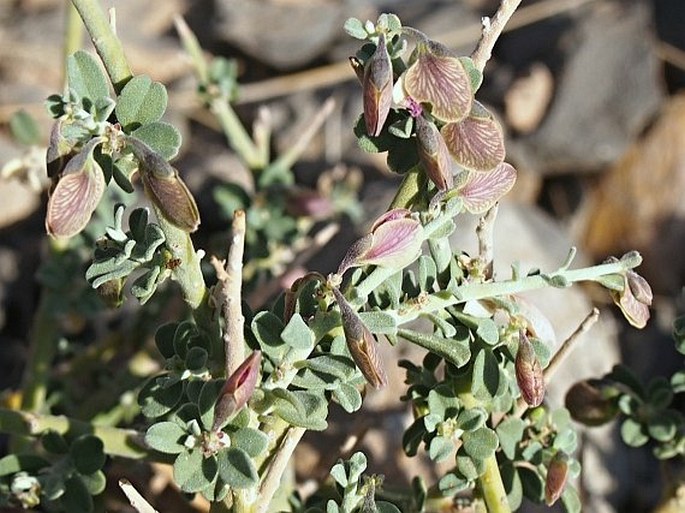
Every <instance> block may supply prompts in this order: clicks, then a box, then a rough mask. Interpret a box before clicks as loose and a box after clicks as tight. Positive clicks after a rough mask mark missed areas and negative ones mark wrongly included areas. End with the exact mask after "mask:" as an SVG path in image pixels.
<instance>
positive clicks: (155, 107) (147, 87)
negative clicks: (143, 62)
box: [115, 75, 167, 132]
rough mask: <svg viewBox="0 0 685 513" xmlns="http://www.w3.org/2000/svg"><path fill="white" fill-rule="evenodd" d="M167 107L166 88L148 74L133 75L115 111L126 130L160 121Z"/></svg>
mask: <svg viewBox="0 0 685 513" xmlns="http://www.w3.org/2000/svg"><path fill="white" fill-rule="evenodd" d="M166 107H167V92H166V88H165V87H164V86H163V85H162V84H160V83H159V82H153V81H152V79H150V77H148V76H146V75H137V76H135V77H133V78H132V79H131V80H129V81H128V83H127V84H126V85H125V86H124V88H123V89H122V91H121V93H120V94H119V98H117V106H116V109H115V113H116V116H117V120H118V121H119V123H121V126H122V127H123V128H124V131H125V132H130V131H131V130H134V129H136V128H139V127H140V126H142V125H147V124H149V123H152V122H154V121H158V120H159V119H160V118H161V117H162V115H163V114H164V111H165V110H166Z"/></svg>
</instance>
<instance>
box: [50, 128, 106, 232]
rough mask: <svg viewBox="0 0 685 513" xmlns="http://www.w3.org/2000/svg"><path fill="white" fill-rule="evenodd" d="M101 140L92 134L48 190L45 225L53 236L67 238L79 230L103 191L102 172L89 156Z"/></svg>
mask: <svg viewBox="0 0 685 513" xmlns="http://www.w3.org/2000/svg"><path fill="white" fill-rule="evenodd" d="M101 142H102V139H101V138H99V137H96V138H94V139H91V140H90V141H89V142H88V143H87V144H86V145H85V146H84V148H83V149H82V150H81V151H80V152H79V153H78V154H77V155H76V156H74V157H72V158H71V160H69V162H68V163H67V164H66V166H65V167H64V171H63V172H62V175H61V176H60V178H59V179H58V181H57V184H56V185H55V187H54V188H53V190H52V192H51V193H50V199H49V200H48V208H47V214H46V216H45V229H46V230H47V232H48V234H49V235H51V236H52V237H56V238H69V237H73V236H74V235H76V234H78V233H79V232H80V231H81V230H83V229H84V228H85V227H86V225H87V224H88V221H90V217H91V216H92V215H93V212H94V211H95V208H96V207H97V206H98V203H100V199H101V198H102V194H103V193H104V192H105V185H106V184H105V176H104V174H103V172H102V168H101V167H100V165H99V164H98V163H97V161H96V160H95V158H94V157H93V150H95V147H96V146H97V145H98V144H100V143H101Z"/></svg>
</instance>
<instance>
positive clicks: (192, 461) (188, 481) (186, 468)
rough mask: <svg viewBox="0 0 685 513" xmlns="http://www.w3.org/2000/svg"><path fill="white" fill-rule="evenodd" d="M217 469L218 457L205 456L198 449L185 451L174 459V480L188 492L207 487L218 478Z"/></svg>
mask: <svg viewBox="0 0 685 513" xmlns="http://www.w3.org/2000/svg"><path fill="white" fill-rule="evenodd" d="M219 454H221V453H219ZM217 471H218V466H217V460H216V458H214V457H213V456H212V457H209V458H205V457H204V456H203V455H202V451H200V450H198V449H193V450H190V451H183V452H182V453H181V454H179V455H178V457H177V458H176V460H175V461H174V481H176V484H177V485H178V486H179V488H180V489H181V490H183V491H184V492H187V493H193V492H199V491H202V490H204V489H205V488H207V487H208V486H209V485H210V484H211V483H212V481H214V479H215V478H216V474H217Z"/></svg>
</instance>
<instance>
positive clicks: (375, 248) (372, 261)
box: [358, 217, 423, 269]
mask: <svg viewBox="0 0 685 513" xmlns="http://www.w3.org/2000/svg"><path fill="white" fill-rule="evenodd" d="M422 228H423V227H422V226H421V223H419V222H418V221H417V220H415V219H411V218H408V217H407V218H402V219H393V220H391V221H386V222H385V223H383V224H381V225H380V226H378V228H376V230H374V232H373V242H372V244H371V247H370V248H369V250H368V251H367V252H366V253H365V254H364V255H363V257H362V258H361V259H360V260H359V263H358V265H381V266H383V267H392V268H396V269H400V268H402V267H404V266H405V265H407V264H409V263H411V262H412V261H413V260H414V259H415V258H416V257H417V256H418V254H419V250H420V249H421V243H422V242H423V238H422V237H421V231H422Z"/></svg>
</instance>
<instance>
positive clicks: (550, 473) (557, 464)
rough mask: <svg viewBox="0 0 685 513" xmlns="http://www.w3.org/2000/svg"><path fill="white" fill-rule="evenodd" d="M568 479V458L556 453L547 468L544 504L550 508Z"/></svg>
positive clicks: (562, 453)
mask: <svg viewBox="0 0 685 513" xmlns="http://www.w3.org/2000/svg"><path fill="white" fill-rule="evenodd" d="M567 478H568V456H567V455H566V454H565V453H564V452H562V451H559V452H557V453H556V454H555V455H554V457H553V458H552V461H550V463H549V466H548V467H547V479H545V503H546V504H547V505H548V506H551V505H552V504H554V503H555V502H557V500H559V497H561V494H562V493H563V491H564V487H565V486H566V479H567Z"/></svg>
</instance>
